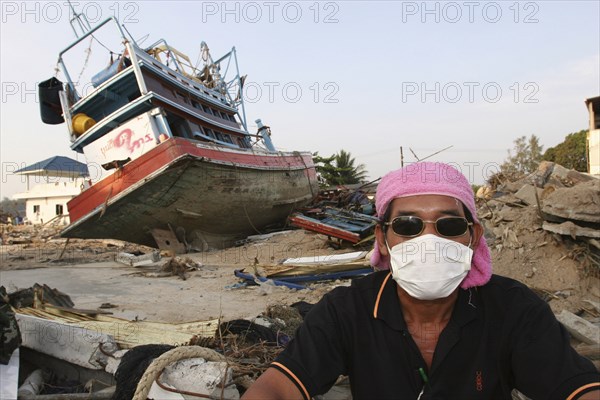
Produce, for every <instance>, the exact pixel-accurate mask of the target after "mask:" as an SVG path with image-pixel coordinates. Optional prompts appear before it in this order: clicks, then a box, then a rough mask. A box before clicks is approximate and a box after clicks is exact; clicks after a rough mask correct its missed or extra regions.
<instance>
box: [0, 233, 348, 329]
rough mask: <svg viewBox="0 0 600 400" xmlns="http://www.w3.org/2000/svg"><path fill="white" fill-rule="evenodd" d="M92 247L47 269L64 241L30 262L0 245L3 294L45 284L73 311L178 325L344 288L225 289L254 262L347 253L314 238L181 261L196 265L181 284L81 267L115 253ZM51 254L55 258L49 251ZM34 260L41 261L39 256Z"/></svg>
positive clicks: (121, 268) (296, 236)
mask: <svg viewBox="0 0 600 400" xmlns="http://www.w3.org/2000/svg"><path fill="white" fill-rule="evenodd" d="M95 242H96V243H93V245H92V244H90V245H89V246H87V247H88V249H87V250H88V251H87V256H86V257H82V256H81V254H76V253H77V252H76V251H75V252H72V255H73V257H72V258H71V259H70V258H69V257H68V256H67V257H63V258H64V259H63V260H62V261H61V262H49V261H47V258H48V254H49V253H51V254H50V256H51V257H55V258H57V256H56V254H59V253H60V251H62V247H64V240H56V241H55V243H53V244H55V245H56V246H55V247H56V249H54V250H48V249H46V251H45V252H40V251H39V246H33V247H34V248H36V250H34V251H38V255H34V256H33V258H29V257H30V256H31V255H30V253H27V250H31V249H30V248H27V249H23V246H22V245H12V246H3V249H2V250H3V251H2V261H3V262H2V264H3V267H2V270H0V284H1V285H4V286H5V287H6V288H7V290H8V292H9V293H10V292H13V291H15V290H17V289H19V288H27V287H30V286H32V285H33V284H34V283H36V282H37V283H39V284H43V283H45V284H47V285H48V286H50V287H52V288H56V289H58V290H60V291H62V292H64V293H66V294H68V295H69V296H70V297H71V299H72V300H73V302H74V303H75V307H76V308H83V309H96V308H98V307H100V305H102V304H103V303H110V304H113V305H115V306H116V307H115V308H112V309H110V311H111V312H113V313H114V315H115V316H118V317H123V318H127V319H136V318H137V319H145V320H149V321H164V322H184V321H192V320H204V319H211V318H217V317H221V318H223V319H225V320H229V319H235V318H250V317H256V316H257V315H259V314H260V313H261V312H263V311H265V310H266V308H267V306H269V305H273V304H282V305H289V304H292V303H294V302H297V301H302V300H303V301H307V302H310V303H314V302H316V301H318V300H319V299H320V298H321V297H322V296H323V294H325V293H326V292H328V291H330V290H331V289H332V288H334V287H335V286H338V285H345V284H348V282H347V281H346V282H342V281H333V282H326V283H315V284H312V285H310V289H308V290H292V289H288V288H284V287H274V286H272V285H267V284H265V285H261V286H248V287H242V288H228V286H231V285H235V284H236V283H238V282H240V279H239V278H237V277H235V276H234V270H235V269H241V268H246V271H248V272H252V271H253V268H252V267H251V266H252V265H253V264H254V262H255V259H258V260H259V263H261V264H266V263H270V264H273V263H276V262H277V261H279V260H282V259H285V258H288V257H304V256H310V255H322V254H333V253H339V252H348V251H352V249H350V250H341V251H340V250H333V249H331V248H330V247H329V246H328V245H327V243H326V238H325V237H323V236H321V235H316V234H312V233H308V232H305V231H293V232H289V233H284V234H280V235H276V236H274V237H272V238H271V239H270V240H267V241H261V242H257V243H253V244H248V245H245V246H241V247H234V248H230V249H226V250H221V251H212V252H206V253H197V254H189V255H187V256H188V257H190V258H191V259H193V260H194V261H197V262H200V263H201V264H202V266H201V267H199V269H198V270H196V271H191V272H189V273H188V279H186V280H182V279H181V278H179V277H178V276H168V277H148V276H144V275H146V274H145V273H147V272H150V273H152V272H156V271H158V270H159V266H158V265H151V266H144V267H136V268H134V267H130V266H126V265H123V264H121V263H118V262H115V261H102V262H89V261H93V260H95V259H109V260H110V259H111V258H114V255H115V254H117V253H118V252H119V251H120V250H122V248H121V247H119V246H114V244H115V243H114V241H111V242H109V243H112V245H111V246H106V245H102V241H95ZM69 246H74V248H78V247H81V246H82V243H81V241H78V242H75V243H73V244H69ZM69 246H68V247H67V249H68V248H69ZM49 247H53V246H49ZM103 247H104V248H103ZM58 249H60V251H55V250H58ZM67 252H68V250H67ZM67 252H65V253H67ZM41 253H44V254H43V255H42V256H41V257H40V256H39V254H41ZM15 258H18V259H16V260H15ZM21 258H23V259H21ZM55 258H54V259H55ZM164 260H167V259H163V260H161V262H159V263H158V264H162V263H164V262H165V261H164ZM82 261H88V262H87V263H85V262H82ZM8 264H10V265H8ZM149 275H152V274H149Z"/></svg>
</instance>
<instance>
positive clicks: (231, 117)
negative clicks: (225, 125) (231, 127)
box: [229, 114, 235, 122]
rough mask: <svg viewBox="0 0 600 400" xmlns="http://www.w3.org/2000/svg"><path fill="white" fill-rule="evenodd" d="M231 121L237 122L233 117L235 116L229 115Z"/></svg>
mask: <svg viewBox="0 0 600 400" xmlns="http://www.w3.org/2000/svg"><path fill="white" fill-rule="evenodd" d="M229 120H230V121H231V122H235V116H233V115H231V114H229Z"/></svg>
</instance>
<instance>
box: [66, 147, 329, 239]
mask: <svg viewBox="0 0 600 400" xmlns="http://www.w3.org/2000/svg"><path fill="white" fill-rule="evenodd" d="M317 187H318V185H317V180H316V173H315V169H314V166H313V164H312V159H311V156H310V153H277V154H270V153H267V152H252V151H246V152H244V151H234V150H227V149H223V148H222V147H221V148H218V147H217V146H207V145H202V144H199V143H194V142H190V141H188V140H184V139H179V138H172V139H169V140H167V141H166V142H164V143H161V144H160V145H159V146H157V147H156V148H154V149H152V150H151V151H149V152H148V153H146V154H144V155H143V156H141V157H140V158H138V159H136V160H133V161H131V162H130V163H128V164H126V165H125V166H124V167H122V168H121V169H120V170H118V171H116V172H115V173H114V174H112V175H110V176H108V177H107V178H105V179H103V180H102V181H100V182H98V183H96V184H94V185H92V186H91V187H90V188H89V189H87V190H86V191H84V192H83V193H82V194H80V195H79V196H77V197H75V198H74V199H72V200H71V201H70V202H69V203H68V205H67V206H68V209H69V214H70V217H71V221H72V223H71V225H69V226H68V227H67V228H66V229H65V230H64V231H63V232H62V236H64V237H77V238H112V239H121V240H126V241H130V242H134V243H139V244H144V245H149V246H156V245H157V244H156V242H155V240H154V238H153V236H152V231H153V230H154V229H171V230H173V232H177V234H178V236H183V237H184V238H185V241H186V242H188V243H193V244H194V247H196V248H198V247H200V248H203V249H206V248H220V247H224V246H227V245H230V244H231V241H232V240H235V239H238V238H241V237H244V236H246V235H248V234H255V233H259V232H262V229H264V228H265V227H267V226H269V225H272V224H276V223H279V222H282V221H284V220H285V219H286V218H287V217H288V216H289V215H290V213H291V212H292V210H293V209H294V208H296V207H298V206H302V205H304V204H306V203H308V202H309V201H310V200H312V198H313V196H314V195H315V194H316V193H317V190H318V189H317ZM183 237H180V239H183Z"/></svg>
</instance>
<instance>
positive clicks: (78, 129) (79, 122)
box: [73, 113, 96, 136]
mask: <svg viewBox="0 0 600 400" xmlns="http://www.w3.org/2000/svg"><path fill="white" fill-rule="evenodd" d="M95 124H96V121H94V119H93V118H90V117H88V116H87V115H85V114H84V113H79V114H75V115H74V116H73V131H74V132H75V134H76V135H77V136H79V135H82V134H83V133H84V132H85V131H87V130H88V129H90V128H91V127H92V126H94V125H95Z"/></svg>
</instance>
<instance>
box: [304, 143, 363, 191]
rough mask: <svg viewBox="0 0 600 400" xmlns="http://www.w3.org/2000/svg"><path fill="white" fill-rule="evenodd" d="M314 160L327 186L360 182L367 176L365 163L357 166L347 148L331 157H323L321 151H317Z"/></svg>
mask: <svg viewBox="0 0 600 400" xmlns="http://www.w3.org/2000/svg"><path fill="white" fill-rule="evenodd" d="M313 161H314V163H315V165H316V169H317V172H318V173H319V174H320V175H321V178H322V180H323V181H324V184H325V186H332V185H345V184H353V183H360V182H363V181H364V180H365V179H366V177H367V171H366V169H365V165H364V164H359V165H357V166H355V165H354V163H355V159H354V157H352V155H351V154H350V153H349V152H347V151H345V150H340V152H339V153H337V154H333V155H332V156H331V157H321V156H319V153H315V154H313Z"/></svg>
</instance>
